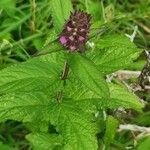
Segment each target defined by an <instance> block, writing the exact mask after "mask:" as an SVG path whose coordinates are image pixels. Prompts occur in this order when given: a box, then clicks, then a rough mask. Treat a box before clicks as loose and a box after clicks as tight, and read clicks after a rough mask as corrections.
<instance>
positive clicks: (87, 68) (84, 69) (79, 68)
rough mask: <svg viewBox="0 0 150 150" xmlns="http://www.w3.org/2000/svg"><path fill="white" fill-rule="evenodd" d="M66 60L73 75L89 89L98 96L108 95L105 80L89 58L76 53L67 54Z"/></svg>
mask: <svg viewBox="0 0 150 150" xmlns="http://www.w3.org/2000/svg"><path fill="white" fill-rule="evenodd" d="M68 62H69V65H70V68H71V70H72V72H73V73H74V75H75V76H76V77H77V78H78V79H79V80H80V81H81V82H82V83H83V84H84V85H86V86H87V87H88V88H89V89H90V90H91V91H93V92H95V93H96V94H98V95H99V96H100V97H108V96H109V90H108V87H107V84H106V81H105V79H104V78H103V76H102V75H101V73H100V71H99V70H97V68H96V65H95V64H94V63H93V62H92V61H91V60H89V59H87V58H86V57H84V56H82V55H80V54H77V53H76V54H70V55H69V57H68Z"/></svg>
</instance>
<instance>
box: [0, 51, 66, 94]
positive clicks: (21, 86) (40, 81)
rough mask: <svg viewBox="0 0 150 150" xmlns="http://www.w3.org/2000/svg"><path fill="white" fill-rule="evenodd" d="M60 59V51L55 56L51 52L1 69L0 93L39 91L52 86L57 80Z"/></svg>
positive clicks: (60, 65)
mask: <svg viewBox="0 0 150 150" xmlns="http://www.w3.org/2000/svg"><path fill="white" fill-rule="evenodd" d="M57 59H58V60H57ZM62 60H63V56H62V55H61V53H60V55H59V56H58V57H57V58H56V54H51V55H47V56H42V57H40V58H35V59H32V60H30V61H28V62H25V63H22V64H19V65H14V66H12V67H8V68H6V69H3V70H1V71H0V94H7V93H9V92H15V91H24V92H25V91H40V90H42V89H45V88H48V87H50V86H53V85H54V84H55V83H57V82H59V79H60V76H61V71H62V68H63V62H61V61H62ZM56 62H57V63H58V64H56ZM59 62H60V63H59Z"/></svg>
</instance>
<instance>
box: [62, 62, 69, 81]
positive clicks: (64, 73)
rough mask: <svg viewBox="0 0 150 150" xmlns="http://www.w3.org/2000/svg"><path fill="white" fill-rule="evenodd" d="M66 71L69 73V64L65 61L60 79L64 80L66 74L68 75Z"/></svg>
mask: <svg viewBox="0 0 150 150" xmlns="http://www.w3.org/2000/svg"><path fill="white" fill-rule="evenodd" d="M68 73H69V65H68V63H67V62H65V64H64V70H63V73H62V76H61V80H66V79H67V76H68Z"/></svg>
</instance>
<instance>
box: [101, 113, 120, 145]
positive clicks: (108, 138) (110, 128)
mask: <svg viewBox="0 0 150 150" xmlns="http://www.w3.org/2000/svg"><path fill="white" fill-rule="evenodd" d="M117 126H118V121H117V120H116V119H115V118H113V117H112V116H108V118H107V120H106V131H105V135H104V141H105V146H106V147H107V148H109V145H110V143H112V142H113V140H114V137H115V133H116V129H117Z"/></svg>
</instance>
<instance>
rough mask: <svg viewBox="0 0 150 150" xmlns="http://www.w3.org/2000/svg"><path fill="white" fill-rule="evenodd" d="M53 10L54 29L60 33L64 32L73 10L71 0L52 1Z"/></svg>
mask: <svg viewBox="0 0 150 150" xmlns="http://www.w3.org/2000/svg"><path fill="white" fill-rule="evenodd" d="M51 9H52V18H53V22H54V27H55V29H56V31H57V32H58V33H59V32H60V31H62V27H63V25H64V23H65V20H67V19H68V18H69V16H70V13H71V11H72V9H73V8H72V3H71V0H65V1H64V0H52V1H51Z"/></svg>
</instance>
